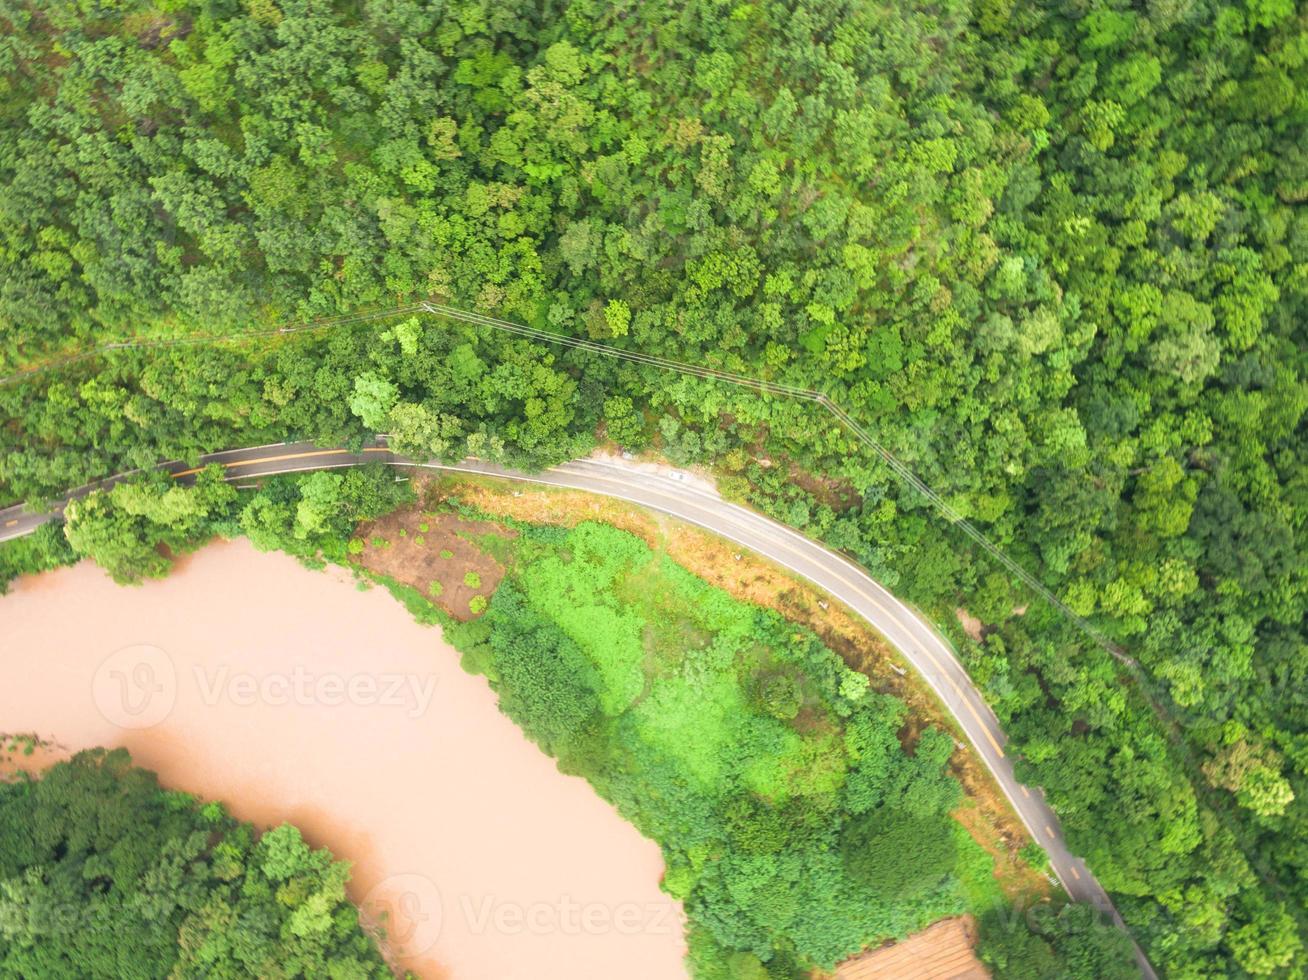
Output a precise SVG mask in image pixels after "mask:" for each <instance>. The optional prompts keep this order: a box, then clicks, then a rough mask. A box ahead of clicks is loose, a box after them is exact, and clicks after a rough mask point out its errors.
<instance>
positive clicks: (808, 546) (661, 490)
mask: <svg viewBox="0 0 1308 980" xmlns="http://www.w3.org/2000/svg"><path fill="white" fill-rule="evenodd" d="M370 462H382V463H387V464H390V465H394V466H412V467H415V468H421V469H435V470H450V471H457V472H463V473H476V474H481V475H484V476H496V477H502V478H505V479H510V480H520V481H525V482H530V483H542V484H548V485H550V486H556V487H567V488H571V489H576V490H585V491H589V492H591V493H599V494H604V495H606V496H610V497H618V498H620V499H622V500H627V501H630V502H631V503H635V504H639V505H641V506H644V507H649V508H651V509H653V510H658V511H662V512H663V513H666V514H669V515H671V516H673V517H676V518H678V519H680V520H683V521H686V522H688V523H691V524H696V525H699V526H700V527H703V528H705V529H707V530H709V531H712V532H713V533H714V534H717V535H719V536H721V537H723V538H726V539H728V540H730V541H733V542H735V543H737V544H739V545H741V546H743V547H745V548H748V549H749V550H750V551H753V552H755V553H757V554H759V555H762V556H764V557H766V558H768V559H771V560H772V561H773V562H775V563H777V564H778V565H781V566H783V567H784V568H786V569H788V570H790V571H791V572H793V573H795V574H796V575H799V576H800V577H802V578H805V579H807V580H808V581H809V582H811V583H813V584H814V585H816V586H818V587H819V588H820V589H822V590H824V591H826V592H828V593H829V594H830V595H831V596H833V597H834V598H836V599H838V600H839V601H840V602H842V603H844V604H845V606H847V607H848V608H849V609H850V610H851V611H853V612H854V613H855V614H856V615H858V616H859V617H861V618H862V619H864V620H866V621H867V622H868V623H870V624H871V625H872V626H873V627H874V628H875V629H876V630H877V631H878V632H880V633H881V635H882V636H884V637H885V638H886V639H887V640H888V641H889V642H890V643H891V644H892V645H893V646H894V647H895V648H896V649H898V650H899V652H900V653H901V654H903V656H904V659H905V660H907V661H908V662H909V663H910V664H911V665H912V666H913V667H914V668H915V669H916V670H917V671H918V673H919V674H921V675H922V677H923V678H925V680H926V682H927V683H928V684H929V685H930V686H931V689H932V690H933V691H935V693H936V696H937V697H938V698H939V699H940V701H941V702H942V703H943V704H944V705H945V707H946V708H947V709H948V710H949V711H950V713H951V714H952V715H953V716H954V718H955V719H956V720H957V722H958V724H959V725H960V727H961V728H962V729H963V731H964V733H965V734H966V736H967V738H968V740H969V741H970V742H971V748H972V750H973V751H974V752H976V753H977V755H978V756H979V757H980V758H981V761H982V762H983V763H984V764H985V766H986V768H988V769H989V770H990V772H991V773H992V774H993V776H994V777H995V780H996V781H997V782H998V783H999V785H1000V787H1001V788H1002V789H1003V791H1004V794H1005V795H1006V796H1007V797H1008V799H1009V801H1010V802H1011V803H1012V805H1013V809H1014V810H1015V811H1016V812H1017V814H1018V816H1020V817H1021V818H1022V822H1023V823H1024V824H1026V827H1027V830H1028V831H1030V833H1031V836H1032V837H1033V838H1034V839H1035V840H1036V841H1037V842H1038V843H1039V844H1040V846H1041V847H1043V848H1044V849H1045V851H1046V852H1047V853H1048V855H1049V859H1050V863H1051V864H1052V866H1053V869H1054V872H1055V873H1056V874H1057V876H1058V878H1059V881H1060V882H1061V884H1062V886H1063V888H1064V889H1066V891H1067V893H1068V895H1070V896H1071V897H1072V898H1073V899H1074V900H1075V901H1078V902H1086V903H1089V904H1091V905H1093V906H1095V907H1096V908H1097V909H1099V910H1100V912H1102V913H1104V914H1106V915H1108V916H1110V917H1111V919H1112V920H1113V922H1115V923H1116V924H1117V925H1118V927H1119V928H1122V929H1125V928H1126V926H1125V924H1124V923H1123V922H1122V919H1121V916H1119V915H1118V913H1117V910H1116V909H1115V908H1114V907H1113V904H1112V902H1111V900H1110V899H1109V897H1108V894H1107V892H1105V891H1104V889H1103V887H1102V886H1101V885H1100V884H1099V882H1098V881H1096V880H1095V877H1094V875H1093V874H1091V873H1090V870H1089V868H1087V867H1086V865H1085V862H1083V861H1082V860H1081V859H1080V858H1078V857H1076V856H1075V855H1073V854H1072V853H1071V851H1070V850H1068V847H1067V842H1066V841H1065V840H1064V839H1063V833H1062V829H1061V827H1060V826H1059V823H1058V818H1057V817H1056V816H1055V815H1054V812H1053V811H1052V810H1051V809H1050V808H1049V806H1048V805H1047V804H1046V803H1045V801H1044V797H1043V795H1042V793H1041V791H1040V790H1038V789H1030V788H1028V787H1026V786H1023V785H1022V784H1021V783H1019V782H1018V781H1017V779H1016V778H1015V776H1014V775H1013V761H1012V758H1011V757H1010V756H1009V755H1008V754H1007V753H1006V752H1005V751H1004V745H1005V742H1006V741H1007V739H1006V737H1005V735H1004V732H1003V729H1002V728H1001V727H1000V725H999V720H998V718H996V717H995V715H994V712H992V711H991V710H990V707H989V706H988V705H987V704H986V702H985V700H984V699H983V698H982V697H981V694H980V692H979V691H978V690H977V689H976V686H975V685H974V684H973V683H972V680H971V678H970V677H969V676H968V674H967V671H966V670H964V669H963V666H962V664H961V663H959V661H958V659H957V658H956V657H955V656H954V653H953V651H952V650H951V649H950V648H949V646H948V645H947V644H946V643H945V642H944V641H943V640H942V639H941V638H940V637H939V636H938V635H937V634H936V633H935V631H934V630H933V629H932V628H931V627H930V625H928V624H927V622H926V621H925V620H924V619H923V618H922V617H921V616H920V615H919V614H918V613H916V612H914V611H913V610H912V609H910V608H909V607H908V606H906V605H905V604H904V603H902V602H900V601H899V600H898V599H896V598H895V597H894V596H893V595H892V594H891V593H890V592H889V591H887V590H886V589H885V588H883V587H882V586H881V585H880V584H878V583H877V582H876V581H875V580H874V579H872V577H871V576H869V575H868V574H867V572H865V571H863V570H862V569H861V568H859V567H858V566H857V565H855V564H854V563H853V562H851V561H849V560H848V559H846V558H844V557H843V556H841V555H839V554H837V553H835V552H833V551H831V550H829V549H827V548H825V547H823V546H822V545H820V544H818V543H817V542H815V541H813V540H812V539H810V538H807V537H805V536H803V535H802V534H800V533H798V532H797V531H794V530H792V529H791V528H788V527H786V526H785V525H783V524H779V523H777V522H776V521H773V520H771V519H769V518H767V517H764V516H762V515H761V514H758V513H756V512H754V511H752V510H749V509H748V508H745V507H741V506H739V505H737V504H732V503H728V502H727V501H725V500H723V499H722V498H721V497H720V496H718V494H717V492H716V491H715V490H714V489H713V488H712V487H711V486H710V485H709V484H707V483H705V482H704V481H701V480H699V479H698V478H696V477H694V476H691V475H689V474H686V473H682V472H679V471H676V470H670V469H668V468H667V467H661V466H654V465H650V464H644V463H639V462H629V461H625V460H621V459H616V458H611V457H593V458H588V459H579V460H573V461H572V462H569V463H564V464H562V465H560V466H556V467H554V468H553V469H549V470H545V471H544V472H541V473H523V472H520V471H517V470H510V469H505V468H504V467H501V466H497V465H495V464H493V463H486V462H482V461H480V460H471V459H470V460H465V461H464V462H463V463H459V464H453V465H444V464H438V463H414V462H413V461H412V460H409V459H407V458H405V457H402V456H399V455H397V454H395V453H392V452H391V451H390V450H389V449H387V448H386V447H385V445H384V443H381V442H379V443H378V444H377V445H373V446H368V447H365V448H364V449H363V451H362V452H359V453H351V452H348V451H346V450H343V449H322V448H319V447H317V446H314V445H312V444H310V443H278V444H275V445H270V446H257V447H252V448H247V449H232V450H227V451H224V452H218V453H210V454H207V455H205V456H202V457H201V463H202V464H203V465H208V464H211V463H219V464H221V465H222V466H224V467H225V468H226V469H227V473H228V479H229V480H232V481H239V480H241V479H245V478H253V477H259V476H271V475H274V474H279V473H294V472H300V471H304V470H316V469H332V468H339V467H346V466H357V465H360V464H361V463H370ZM161 468H162V469H164V470H165V471H167V472H169V473H171V474H172V475H173V476H174V477H175V478H178V479H186V478H189V477H193V476H194V474H196V473H197V472H199V468H198V467H188V466H186V465H185V464H184V463H178V462H172V463H164V464H162V466H161ZM127 475H130V474H123V475H122V476H117V477H111V478H110V479H108V480H105V481H102V482H101V483H98V484H92V485H90V486H87V487H83V488H80V489H78V490H75V491H73V492H71V493H70V494H68V495H67V496H66V497H64V498H63V499H62V500H60V501H58V502H57V503H55V504H54V505H53V506H52V508H51V511H50V512H47V513H42V512H38V511H33V510H30V509H28V508H27V507H24V506H16V507H10V508H7V509H5V510H0V541H4V540H7V539H9V538H14V537H19V536H21V535H24V534H29V533H31V532H32V531H34V530H35V529H36V528H37V527H38V526H40V525H41V524H44V523H45V522H46V521H48V520H50V519H51V518H52V517H54V516H56V515H58V514H59V513H61V512H62V510H63V506H64V504H66V503H67V501H68V500H71V499H74V498H76V497H82V496H85V495H86V494H87V493H89V492H90V491H91V490H93V489H95V488H97V487H105V486H111V485H112V484H113V483H115V482H117V481H118V480H121V479H122V478H123V477H125V476H127ZM1136 957H1137V960H1138V961H1139V964H1140V968H1141V971H1142V973H1143V974H1144V975H1145V976H1146V977H1150V978H1156V976H1157V975H1156V974H1155V973H1154V971H1153V969H1152V968H1151V967H1150V966H1149V963H1148V961H1147V960H1146V959H1145V957H1144V954H1143V953H1142V952H1141V951H1140V949H1139V947H1138V946H1137V948H1136Z"/></svg>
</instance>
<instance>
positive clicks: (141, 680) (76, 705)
mask: <svg viewBox="0 0 1308 980" xmlns="http://www.w3.org/2000/svg"><path fill="white" fill-rule="evenodd" d="M0 731H8V732H36V733H37V734H39V735H41V736H43V737H45V738H48V739H52V740H53V741H55V742H57V743H58V744H59V745H61V746H63V747H64V749H66V750H68V751H73V750H77V749H80V748H85V747H88V746H93V745H106V746H120V745H121V746H126V747H127V748H128V749H129V750H130V751H131V753H132V756H133V758H134V760H135V761H136V762H137V763H138V764H140V765H143V766H146V767H148V768H150V769H154V770H157V771H158V772H159V774H160V778H161V780H162V781H163V783H164V784H165V785H167V786H170V787H176V788H179V789H185V790H188V791H190V792H193V793H196V794H199V795H201V796H203V797H205V798H211V799H221V800H223V801H224V802H226V803H227V805H228V807H229V809H230V810H231V811H232V812H233V813H234V814H235V815H236V816H237V817H240V818H242V819H245V820H251V821H253V822H254V823H256V824H258V825H259V826H261V827H269V826H274V825H276V824H279V823H281V822H283V821H289V822H291V823H294V824H296V825H297V826H299V827H300V829H301V830H302V831H303V832H304V834H305V836H306V838H307V839H308V840H309V841H310V843H312V844H313V845H315V846H326V847H329V848H331V850H332V851H333V852H334V853H335V855H336V856H337V857H338V858H340V859H343V860H348V861H350V862H352V863H353V865H354V872H353V880H352V882H351V885H350V893H351V897H352V898H353V899H354V900H355V901H356V902H360V903H361V904H363V905H364V907H365V910H366V911H367V912H368V913H369V914H371V915H373V916H374V917H378V916H381V917H385V918H386V920H387V922H388V927H387V928H388V933H389V934H390V935H391V937H392V943H391V945H392V955H393V961H394V962H396V963H397V964H398V965H399V966H401V967H404V968H408V969H411V970H414V971H415V972H417V973H418V974H419V976H421V977H424V978H428V980H444V978H452V980H461V978H467V980H483V978H485V980H492V978H493V980H516V978H522V980H526V978H532V980H553V978H560V980H562V978H565V977H567V978H576V977H586V978H590V977H630V978H635V980H641V978H650V980H662V978H674V977H684V976H685V971H684V968H683V966H682V963H681V958H682V956H683V954H684V951H685V947H684V941H683V937H682V931H681V920H680V910H679V908H678V906H677V903H675V902H673V901H672V900H671V899H669V898H668V897H667V896H665V895H663V894H662V893H661V892H660V891H659V890H658V887H657V883H658V880H659V877H660V875H661V874H662V870H663V864H662V860H661V857H660V854H659V850H658V848H657V846H655V845H654V844H653V843H652V842H651V841H648V840H646V839H645V838H643V837H641V836H640V835H639V834H638V833H637V832H636V831H635V829H634V828H632V827H631V826H630V825H629V824H627V823H626V822H625V821H623V820H622V819H621V818H620V817H619V816H618V814H617V813H616V811H614V809H613V808H612V807H611V806H609V805H608V804H607V803H605V802H604V801H603V800H601V799H600V798H599V797H597V796H596V795H595V794H594V793H593V792H592V790H591V789H590V787H589V786H588V785H587V784H586V783H585V782H583V781H582V780H580V779H577V778H574V777H569V776H564V775H562V774H560V773H559V772H558V771H557V769H555V767H554V763H553V761H552V760H550V759H549V758H547V757H546V756H545V755H544V754H543V753H541V752H540V751H539V750H538V749H537V748H536V747H535V746H534V745H532V744H531V743H530V742H528V741H527V740H526V739H525V738H524V737H523V736H522V734H521V733H520V732H519V730H518V729H517V728H516V727H515V726H514V725H513V724H512V722H510V721H509V720H508V719H506V718H505V717H504V716H503V715H501V714H500V713H499V711H498V709H497V708H496V705H495V696H494V694H493V693H492V692H491V690H490V689H489V687H488V686H487V684H486V682H485V680H484V679H483V678H480V677H472V676H470V675H468V674H466V673H464V672H463V671H462V669H461V668H460V667H459V664H458V654H457V653H456V652H455V651H454V650H453V649H452V648H450V647H449V646H448V645H447V644H445V643H444V642H443V641H442V639H441V636H440V633H439V631H438V630H437V629H435V628H430V627H423V626H419V625H418V624H416V623H415V622H414V621H413V620H412V619H411V618H410V616H409V614H408V613H407V612H406V611H405V610H404V608H403V607H402V606H400V605H399V603H397V602H396V601H395V600H394V599H392V598H391V597H390V596H389V595H388V594H387V593H385V592H384V591H383V590H381V589H373V590H371V591H368V592H360V591H359V590H358V589H357V588H356V587H355V585H354V583H353V582H352V581H351V580H350V578H349V577H348V576H347V575H345V574H344V573H342V572H339V571H337V572H328V573H318V572H310V571H307V570H305V569H303V568H301V567H300V566H299V565H298V564H297V563H296V562H294V561H293V560H291V559H290V558H287V557H286V556H284V555H281V554H260V553H258V552H256V551H255V550H254V549H253V548H252V547H250V545H249V544H247V543H246V542H244V541H237V542H231V543H221V544H214V545H210V546H208V547H206V548H205V549H203V550H202V551H200V552H199V553H197V554H196V555H194V556H191V557H189V558H187V559H184V560H183V561H182V562H180V563H179V567H178V568H177V570H176V571H174V573H173V574H172V575H171V576H170V577H169V578H168V579H165V580H163V581H160V582H151V583H148V584H146V585H144V586H140V587H136V588H122V587H119V586H115V585H114V584H113V583H112V582H111V581H110V580H109V579H108V577H107V576H105V574H104V573H103V572H101V571H100V570H99V569H98V568H96V567H94V566H93V565H90V564H88V563H84V564H82V565H79V566H77V567H75V568H71V569H63V570H60V571H55V572H51V573H48V574H45V575H41V576H37V577H34V578H26V579H23V580H21V581H20V582H18V583H16V584H15V586H14V589H13V591H12V593H11V594H10V595H8V596H5V597H3V598H0Z"/></svg>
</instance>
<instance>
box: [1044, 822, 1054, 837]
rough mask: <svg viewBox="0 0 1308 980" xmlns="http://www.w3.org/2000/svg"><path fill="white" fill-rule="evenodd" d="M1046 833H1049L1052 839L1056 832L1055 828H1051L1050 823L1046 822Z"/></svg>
mask: <svg viewBox="0 0 1308 980" xmlns="http://www.w3.org/2000/svg"><path fill="white" fill-rule="evenodd" d="M1045 833H1046V834H1048V835H1049V839H1050V840H1053V839H1054V832H1053V830H1052V829H1051V828H1050V826H1049V824H1045Z"/></svg>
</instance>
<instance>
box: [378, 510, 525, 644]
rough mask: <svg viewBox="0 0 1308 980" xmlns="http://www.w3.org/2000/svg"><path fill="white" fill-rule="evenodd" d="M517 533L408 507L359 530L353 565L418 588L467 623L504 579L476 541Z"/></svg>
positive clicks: (497, 566)
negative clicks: (357, 546)
mask: <svg viewBox="0 0 1308 980" xmlns="http://www.w3.org/2000/svg"><path fill="white" fill-rule="evenodd" d="M517 535H518V532H517V531H515V530H513V529H512V528H508V527H504V526H503V525H500V524H493V523H490V522H488V521H469V520H464V519H463V518H462V517H459V516H458V515H457V514H448V513H435V514H433V513H425V512H423V510H422V509H421V508H417V507H412V508H406V509H405V510H398V511H394V512H392V513H390V514H387V515H386V516H385V517H382V518H381V519H379V520H376V521H372V522H370V523H368V524H365V525H363V526H361V527H360V528H359V531H358V533H357V535H356V537H357V538H358V539H359V540H361V541H362V542H363V551H362V552H360V553H359V554H358V555H356V556H355V559H354V561H355V564H356V565H358V566H359V567H360V568H365V569H367V570H368V571H371V572H376V573H378V574H380V575H385V576H387V577H388V578H391V579H394V580H395V581H397V582H402V583H403V584H405V585H408V586H410V587H412V588H414V589H417V590H418V591H419V592H421V593H422V594H423V595H424V596H426V597H427V598H428V599H430V600H431V601H432V602H434V603H436V605H437V606H439V607H440V608H441V609H442V610H444V611H445V612H446V613H447V614H448V615H449V616H451V617H452V618H454V619H457V620H460V621H464V622H466V621H467V620H469V619H474V618H475V617H476V616H478V615H480V613H481V609H483V608H485V607H484V605H482V603H485V602H486V601H488V600H489V598H490V595H491V593H493V592H494V591H495V589H496V587H497V586H498V585H499V584H500V579H502V578H504V571H505V569H504V566H503V565H501V564H500V563H499V562H498V561H496V560H495V558H494V557H492V556H491V555H490V554H488V553H487V551H486V550H485V549H484V548H483V547H479V546H478V544H477V541H478V539H482V540H486V539H487V538H488V537H498V538H514V537H517ZM478 596H481V597H482V598H481V600H480V602H478V601H476V600H477V597H478ZM479 606H480V608H478V607H479Z"/></svg>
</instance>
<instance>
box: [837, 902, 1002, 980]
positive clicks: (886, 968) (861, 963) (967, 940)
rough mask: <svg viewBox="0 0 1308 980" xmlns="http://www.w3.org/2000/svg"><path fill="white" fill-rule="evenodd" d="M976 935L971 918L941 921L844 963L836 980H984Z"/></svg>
mask: <svg viewBox="0 0 1308 980" xmlns="http://www.w3.org/2000/svg"><path fill="white" fill-rule="evenodd" d="M976 936H977V933H976V922H975V920H973V918H972V917H971V916H970V915H963V916H959V917H957V918H953V919H941V920H940V921H939V922H937V923H935V924H934V925H932V926H930V927H929V928H926V929H923V930H922V931H921V932H918V933H914V934H913V935H911V936H909V937H908V938H907V939H905V940H904V941H903V942H898V943H892V944H890V945H886V946H882V947H880V948H879V949H875V950H871V951H869V952H866V953H864V954H863V955H862V956H858V957H855V958H854V959H852V960H846V961H845V962H844V963H842V964H840V966H839V967H838V968H837V969H836V972H835V980H873V978H876V980H987V978H988V977H989V976H990V971H989V970H987V969H986V967H985V964H984V963H982V962H981V961H980V960H979V959H977V957H976V952H975V950H974V947H975V946H976Z"/></svg>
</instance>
